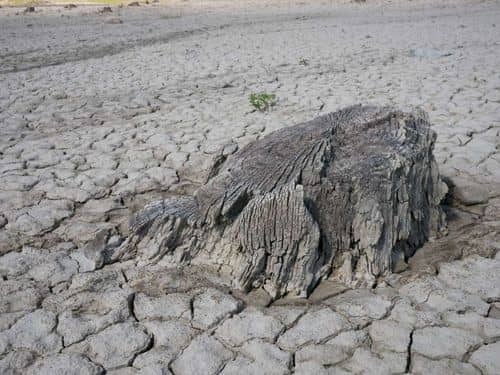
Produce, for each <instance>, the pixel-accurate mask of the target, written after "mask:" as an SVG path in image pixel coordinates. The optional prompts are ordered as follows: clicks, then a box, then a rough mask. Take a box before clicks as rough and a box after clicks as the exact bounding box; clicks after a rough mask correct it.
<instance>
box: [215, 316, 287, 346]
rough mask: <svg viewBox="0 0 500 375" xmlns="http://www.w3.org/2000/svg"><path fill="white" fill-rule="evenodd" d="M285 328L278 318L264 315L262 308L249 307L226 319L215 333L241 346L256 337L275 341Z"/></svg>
mask: <svg viewBox="0 0 500 375" xmlns="http://www.w3.org/2000/svg"><path fill="white" fill-rule="evenodd" d="M283 328H284V327H283V325H282V324H281V322H279V321H278V320H277V319H275V318H273V317H271V316H267V315H264V314H263V313H262V312H261V311H260V310H257V309H253V308H248V309H246V310H245V311H243V312H242V313H240V314H238V315H235V316H233V317H232V318H231V319H228V320H226V321H225V322H224V323H223V324H222V325H221V326H220V327H219V328H218V329H217V331H216V332H215V334H216V335H217V337H219V338H220V339H222V340H224V341H225V342H229V343H231V344H232V345H235V346H240V345H241V344H243V343H244V342H245V341H248V340H250V339H255V338H260V339H266V340H269V341H274V340H275V339H276V337H277V336H278V334H279V333H280V332H281V330H282V329H283Z"/></svg>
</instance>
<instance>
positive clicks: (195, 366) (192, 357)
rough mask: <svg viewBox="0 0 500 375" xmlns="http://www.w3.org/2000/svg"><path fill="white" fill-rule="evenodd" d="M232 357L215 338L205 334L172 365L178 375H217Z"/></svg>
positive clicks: (195, 340) (197, 338)
mask: <svg viewBox="0 0 500 375" xmlns="http://www.w3.org/2000/svg"><path fill="white" fill-rule="evenodd" d="M232 356H233V354H232V353H231V351H229V350H228V349H226V348H225V347H224V346H223V345H222V344H221V343H220V342H218V341H217V340H216V339H215V338H214V337H211V336H208V335H206V334H203V335H200V336H198V337H196V338H195V339H194V340H193V341H192V342H191V344H189V346H188V347H187V348H186V349H185V350H184V351H183V352H182V354H181V355H180V356H179V357H178V358H177V359H176V360H175V361H174V362H173V363H172V370H173V371H174V373H175V374H177V375H195V374H200V375H215V374H217V373H219V371H220V370H221V369H222V367H223V366H224V364H225V363H226V362H227V361H229V360H230V359H231V358H232Z"/></svg>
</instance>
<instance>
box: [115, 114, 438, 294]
mask: <svg viewBox="0 0 500 375" xmlns="http://www.w3.org/2000/svg"><path fill="white" fill-rule="evenodd" d="M435 138H436V136H435V133H434V132H433V131H432V130H431V129H430V124H429V121H428V118H427V116H426V114H425V113H424V112H422V111H419V110H414V111H412V112H410V113H405V112H401V111H398V110H394V109H392V108H379V107H366V106H353V107H349V108H346V109H344V110H341V111H338V112H335V113H331V114H328V115H325V116H322V117H319V118H316V119H314V120H312V121H309V122H306V123H303V124H300V125H296V126H292V127H288V128H284V129H281V130H278V131H275V132H273V133H271V134H269V135H267V136H265V137H263V138H262V139H260V140H257V141H254V142H252V143H250V144H248V145H247V146H246V147H244V148H243V149H241V150H240V151H238V152H237V153H236V154H234V155H233V157H232V158H230V159H229V160H227V161H226V162H225V163H224V164H223V165H222V167H221V169H220V170H219V171H218V172H217V173H216V175H215V176H214V177H213V178H212V179H211V180H210V181H209V182H208V183H207V184H205V185H204V186H202V187H201V188H200V189H199V190H198V191H197V192H196V193H195V195H194V196H184V197H179V198H173V199H166V200H163V201H159V202H154V203H151V204H149V205H147V206H146V207H145V208H144V209H143V210H142V211H141V212H139V213H138V214H137V216H136V217H135V218H134V219H133V220H132V221H131V224H130V230H131V235H130V237H129V238H128V239H127V240H126V241H125V242H124V244H123V245H122V247H121V248H120V250H119V253H118V256H120V257H122V258H131V257H134V256H135V257H138V258H139V259H140V261H141V262H142V263H144V262H157V261H159V260H160V259H161V260H162V263H166V264H169V265H181V264H188V263H191V264H202V265H207V266H212V268H215V269H216V270H217V271H218V272H220V273H221V274H222V275H225V276H227V277H228V278H229V280H231V282H232V283H233V285H234V286H235V287H236V288H240V289H242V290H249V289H250V288H252V287H257V286H263V287H264V288H265V289H266V290H267V291H268V292H269V293H270V294H271V295H272V296H274V297H278V296H281V295H284V294H287V293H293V294H297V295H300V296H306V295H308V293H309V292H310V291H311V290H312V289H313V288H314V286H315V285H316V284H317V282H318V281H319V280H320V279H321V278H322V277H326V276H329V275H331V276H332V277H334V278H336V279H338V280H340V281H343V282H345V283H347V284H350V285H354V286H370V285H372V284H373V283H374V282H375V281H376V278H377V277H379V276H382V275H386V274H387V273H389V272H391V271H392V267H393V263H394V261H395V260H397V259H401V258H402V257H405V258H407V257H409V256H411V255H412V254H413V253H414V252H415V250H416V249H417V248H418V247H419V246H421V245H422V244H423V243H424V242H425V241H426V240H428V239H429V238H430V237H431V236H433V235H435V234H437V233H438V232H439V231H440V230H442V229H443V228H444V227H445V222H444V215H443V212H442V210H441V208H440V206H439V203H440V201H441V199H442V198H443V196H444V194H445V192H446V189H445V185H444V184H443V183H442V182H441V180H440V178H439V174H438V168H437V165H436V162H435V160H434V157H433V154H432V150H433V146H434V141H435ZM332 274H333V275H332Z"/></svg>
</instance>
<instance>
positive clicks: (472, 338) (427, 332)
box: [412, 327, 482, 360]
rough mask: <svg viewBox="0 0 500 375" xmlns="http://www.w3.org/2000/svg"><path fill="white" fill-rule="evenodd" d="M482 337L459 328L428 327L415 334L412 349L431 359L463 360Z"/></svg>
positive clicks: (479, 342)
mask: <svg viewBox="0 0 500 375" xmlns="http://www.w3.org/2000/svg"><path fill="white" fill-rule="evenodd" d="M481 342H482V339H481V338H480V337H479V336H477V335H474V334H473V333H471V332H467V331H465V330H463V329H459V328H449V327H426V328H422V329H418V330H416V331H415V332H414V334H413V344H412V351H413V352H415V353H418V354H421V355H424V356H426V357H428V358H431V359H441V358H445V357H447V358H455V359H458V360H461V359H462V357H463V356H464V355H465V353H467V352H468V351H469V350H470V349H471V348H473V347H475V346H477V345H479V344H481Z"/></svg>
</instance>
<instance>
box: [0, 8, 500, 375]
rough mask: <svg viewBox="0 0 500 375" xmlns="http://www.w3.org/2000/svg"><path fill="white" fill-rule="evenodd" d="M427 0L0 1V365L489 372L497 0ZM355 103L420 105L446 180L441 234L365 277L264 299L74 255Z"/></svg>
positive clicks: (497, 203) (494, 317)
mask: <svg viewBox="0 0 500 375" xmlns="http://www.w3.org/2000/svg"><path fill="white" fill-rule="evenodd" d="M440 4H441V5H440V6H439V7H437V6H434V5H432V2H423V1H413V2H410V3H389V2H377V3H370V2H369V3H368V4H351V3H327V2H326V3H320V2H309V3H307V4H305V3H284V2H253V3H249V2H242V3H223V2H193V3H191V2H189V3H185V2H179V3H173V4H172V5H170V6H159V5H150V6H140V7H138V8H137V7H124V8H122V9H119V8H113V10H112V12H111V13H102V12H100V9H101V8H100V7H80V6H79V7H78V8H76V9H63V8H61V7H48V8H37V9H36V12H34V13H26V14H24V13H22V8H21V9H18V8H1V9H0V132H1V133H0V134H1V137H0V176H1V177H0V276H1V279H0V296H1V302H2V303H1V304H0V373H2V374H3V373H6V374H11V373H13V374H17V373H27V372H28V373H36V374H41V373H47V374H54V373H79V374H84V373H92V374H94V373H100V372H102V371H104V370H103V369H105V370H106V371H107V372H108V373H119V374H129V373H137V372H140V373H148V374H168V373H170V372H171V373H174V374H216V373H220V372H222V373H224V374H233V373H238V374H242V373H249V374H255V373H264V374H275V373H276V374H282V373H283V374H286V373H296V374H299V373H300V374H323V373H325V374H343V373H349V372H351V373H369V374H374V373H381V374H388V373H405V372H410V373H414V374H434V373H435V374H447V373H449V374H457V373H460V374H462V373H464V374H498V372H499V369H500V359H499V358H500V356H499V353H500V341H499V339H500V274H499V272H498V270H499V269H500V255H498V253H497V252H498V250H499V248H500V238H499V237H500V234H499V230H500V150H499V143H500V142H499V140H500V135H499V132H500V73H499V70H498V66H500V39H499V37H498V36H499V28H500V22H499V20H500V4H499V3H498V2H493V1H487V2H465V1H460V2H458V1H457V2H446V3H440ZM16 13H18V14H17V15H16ZM260 91H267V92H270V93H274V94H276V95H277V97H278V103H277V105H276V106H275V107H274V108H273V109H272V110H271V111H270V112H268V113H260V112H256V111H253V110H252V107H251V106H250V104H249V100H248V96H249V95H250V93H252V92H260ZM355 103H372V104H394V105H397V106H408V105H419V106H422V107H423V108H424V109H425V110H427V111H428V112H429V115H430V118H431V121H432V122H433V124H434V129H435V131H436V132H437V134H438V138H437V143H436V150H435V154H436V158H437V160H438V163H439V166H440V170H441V172H442V174H443V175H444V176H445V178H446V180H447V182H448V183H449V185H450V187H451V194H450V198H449V201H448V204H449V207H448V208H447V211H448V214H449V222H450V224H449V226H450V234H449V235H448V236H447V237H445V238H442V239H440V240H438V241H436V242H433V243H430V244H428V245H426V246H425V247H424V248H423V249H421V251H419V252H418V253H417V255H416V256H415V257H414V258H413V259H411V260H410V261H409V265H408V268H407V269H406V270H405V271H404V272H402V273H399V274H395V275H393V276H391V277H389V278H387V279H386V280H381V281H380V283H379V284H378V286H377V288H375V289H373V290H358V291H350V290H346V289H345V288H344V287H343V286H341V285H338V284H335V283H333V282H331V281H327V282H324V283H322V284H321V285H320V287H319V288H318V289H317V290H316V291H315V293H314V294H313V295H312V296H311V298H310V299H309V300H308V301H300V300H299V301H291V300H282V301H277V302H275V303H273V304H272V305H271V306H267V305H268V303H269V300H268V298H267V296H266V295H265V294H263V293H262V292H261V291H257V292H255V293H253V294H251V295H250V296H240V295H237V294H235V293H233V294H230V291H228V290H225V289H223V288H222V289H221V288H220V287H219V286H217V288H214V287H208V286H207V281H206V280H205V279H204V277H209V275H203V274H202V272H189V273H184V272H182V271H181V270H179V271H177V272H175V273H174V272H172V271H166V270H164V269H141V268H137V267H135V266H134V264H133V262H126V263H118V264H116V263H115V264H112V265H106V264H104V263H106V259H105V257H104V258H103V257H96V256H95V254H96V252H97V253H104V254H105V253H106V251H108V250H110V249H113V248H114V247H116V246H118V245H119V244H120V242H121V241H122V240H123V238H124V237H125V236H126V235H127V221H128V219H129V217H130V216H131V215H132V214H133V213H134V212H135V211H137V209H139V208H140V207H142V205H143V204H144V203H145V202H148V201H150V200H153V199H155V198H158V197H160V196H167V195H172V194H179V193H184V192H191V191H193V189H194V188H196V186H198V185H199V184H200V183H202V182H203V181H205V180H206V178H207V177H208V175H209V173H210V170H211V167H212V166H213V165H214V163H216V162H218V161H220V160H221V159H223V158H225V157H227V156H228V155H230V154H231V153H232V152H234V151H235V150H236V148H237V147H241V146H243V145H245V144H246V143H248V142H249V141H251V140H253V139H256V138H259V137H261V136H263V135H264V134H267V133H269V132H270V131H272V130H274V129H277V128H280V127H283V126H289V125H292V124H295V123H298V122H300V121H303V120H306V119H310V118H312V117H314V116H316V115H318V114H321V113H327V112H330V111H334V110H336V109H339V108H341V107H344V106H347V105H351V104H355ZM403 268H404V267H403ZM75 353H80V354H75ZM65 371H66V372H65ZM71 371H74V372H71Z"/></svg>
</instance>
